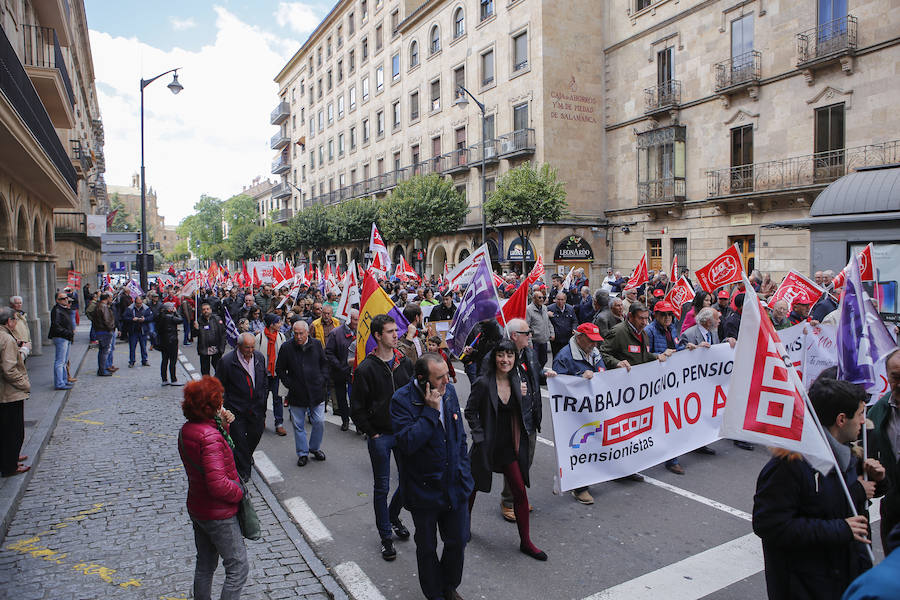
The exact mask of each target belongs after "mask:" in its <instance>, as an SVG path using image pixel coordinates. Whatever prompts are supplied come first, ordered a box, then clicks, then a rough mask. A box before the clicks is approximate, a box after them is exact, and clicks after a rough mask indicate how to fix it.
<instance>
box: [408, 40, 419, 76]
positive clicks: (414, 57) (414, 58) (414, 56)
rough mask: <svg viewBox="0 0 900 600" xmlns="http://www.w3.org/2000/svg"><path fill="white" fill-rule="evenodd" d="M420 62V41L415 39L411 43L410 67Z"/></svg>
mask: <svg viewBox="0 0 900 600" xmlns="http://www.w3.org/2000/svg"><path fill="white" fill-rule="evenodd" d="M418 64H419V42H417V41H416V40H413V41H412V43H411V44H410V45H409V68H410V69H412V68H413V67H415V66H418Z"/></svg>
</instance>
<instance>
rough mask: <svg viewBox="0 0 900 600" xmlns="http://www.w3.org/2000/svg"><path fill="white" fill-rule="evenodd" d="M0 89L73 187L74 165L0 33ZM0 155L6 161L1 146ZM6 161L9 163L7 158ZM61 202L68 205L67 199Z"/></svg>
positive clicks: (21, 68) (26, 75) (39, 99)
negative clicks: (65, 201)
mask: <svg viewBox="0 0 900 600" xmlns="http://www.w3.org/2000/svg"><path fill="white" fill-rule="evenodd" d="M0 91H2V92H3V94H4V95H5V96H6V98H7V101H8V102H9V103H10V104H11V105H12V107H13V109H15V111H16V113H18V114H19V116H20V117H21V119H22V120H23V121H24V122H25V125H26V126H27V127H28V129H29V130H30V131H31V133H32V135H33V136H34V138H35V139H36V140H37V143H38V144H40V146H41V147H42V148H43V149H44V152H46V153H47V156H48V157H49V158H50V161H51V162H52V163H53V165H54V166H55V167H56V168H57V169H58V170H59V172H60V174H61V175H62V177H63V179H64V180H65V181H66V183H67V184H68V186H69V187H70V188H71V189H72V191H73V192H74V191H75V190H76V188H77V176H76V174H75V167H73V166H72V159H71V158H69V155H68V153H67V152H66V149H65V148H64V147H63V145H62V142H60V140H59V136H58V135H57V134H56V131H55V129H54V125H53V122H52V121H51V119H50V115H49V114H48V112H47V109H46V107H45V106H44V103H43V102H42V101H41V98H40V96H39V95H38V93H37V92H36V91H35V88H34V85H33V84H32V82H31V80H30V78H29V75H28V73H27V72H26V71H25V68H24V67H23V65H22V63H21V62H20V61H19V56H18V55H17V54H16V51H15V48H13V46H12V44H11V43H10V40H9V38H8V37H7V36H5V35H0ZM6 146H7V148H6V149H7V150H10V151H11V152H12V153H13V154H15V155H16V156H17V157H19V158H24V156H23V153H22V152H20V151H17V150H13V145H12V144H7V145H6ZM0 155H2V156H3V157H4V158H3V159H4V161H6V159H7V156H6V154H5V153H4V152H3V151H2V150H0ZM7 164H8V165H9V164H12V163H9V162H8V163H7ZM20 174H22V175H23V176H29V175H31V173H29V172H24V171H22V172H21V173H20ZM34 176H35V180H38V173H37V172H35V173H34ZM44 178H46V176H44ZM48 195H49V193H48ZM73 198H74V197H73ZM65 206H70V205H69V204H68V203H67V204H66V205H65ZM60 207H62V205H61V206H60Z"/></svg>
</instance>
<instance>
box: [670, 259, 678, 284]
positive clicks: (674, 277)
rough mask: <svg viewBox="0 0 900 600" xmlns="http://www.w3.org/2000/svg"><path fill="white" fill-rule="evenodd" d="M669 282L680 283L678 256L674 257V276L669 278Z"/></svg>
mask: <svg viewBox="0 0 900 600" xmlns="http://www.w3.org/2000/svg"><path fill="white" fill-rule="evenodd" d="M669 281H678V254H677V253H676V254H675V256H673V257H672V274H671V275H670V276H669Z"/></svg>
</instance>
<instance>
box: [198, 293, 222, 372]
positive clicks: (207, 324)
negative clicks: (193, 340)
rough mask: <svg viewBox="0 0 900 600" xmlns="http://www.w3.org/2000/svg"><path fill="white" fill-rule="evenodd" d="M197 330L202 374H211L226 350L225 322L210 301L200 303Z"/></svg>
mask: <svg viewBox="0 0 900 600" xmlns="http://www.w3.org/2000/svg"><path fill="white" fill-rule="evenodd" d="M194 329H195V330H197V336H196V337H197V354H198V355H199V356H200V374H201V375H209V373H210V366H212V368H213V369H215V368H216V366H217V365H218V364H219V361H220V360H221V359H222V354H223V353H224V352H225V322H224V321H223V320H222V317H220V316H219V314H218V313H217V312H216V311H215V309H214V308H213V305H212V304H211V303H210V302H204V303H203V304H201V305H200V316H199V317H197V320H196V321H194Z"/></svg>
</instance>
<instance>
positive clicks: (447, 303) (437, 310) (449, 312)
mask: <svg viewBox="0 0 900 600" xmlns="http://www.w3.org/2000/svg"><path fill="white" fill-rule="evenodd" d="M455 314H456V305H455V304H453V294H451V293H450V292H449V290H448V291H447V293H446V294H444V295H443V297H442V298H441V303H440V304H438V305H437V306H435V307H434V308H433V309H431V315H430V316H429V317H428V320H429V321H452V320H453V315H455Z"/></svg>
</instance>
